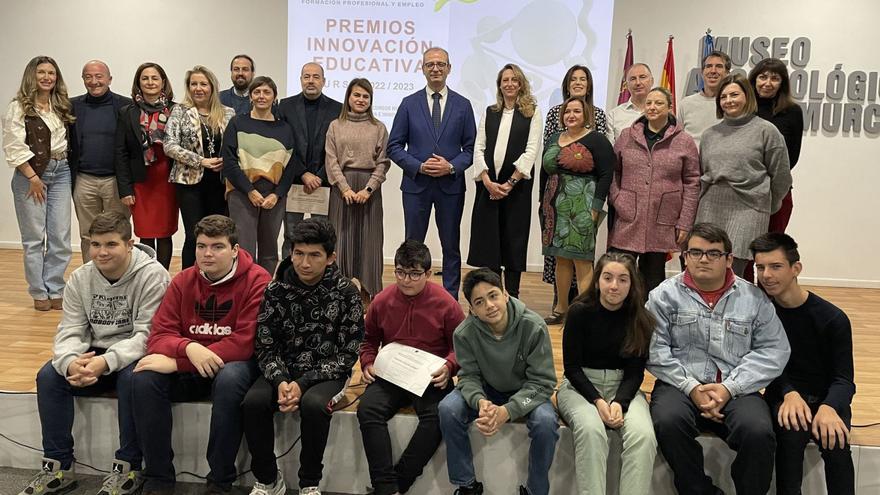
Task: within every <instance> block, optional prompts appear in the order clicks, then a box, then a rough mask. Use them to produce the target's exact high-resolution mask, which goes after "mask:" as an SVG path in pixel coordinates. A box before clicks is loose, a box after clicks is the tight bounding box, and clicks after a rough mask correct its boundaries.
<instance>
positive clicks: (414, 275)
mask: <svg viewBox="0 0 880 495" xmlns="http://www.w3.org/2000/svg"><path fill="white" fill-rule="evenodd" d="M426 273H428V272H427V271H421V272H418V271H412V272H408V271H406V270H401V269H400V268H398V269H396V270H394V276H395V277H397V280H406V279H410V280H412V281H413V282H415V281H417V280H419V279H421V278H422V277H423V276H425V274H426Z"/></svg>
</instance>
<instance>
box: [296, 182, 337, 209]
mask: <svg viewBox="0 0 880 495" xmlns="http://www.w3.org/2000/svg"><path fill="white" fill-rule="evenodd" d="M286 210H287V211H289V212H293V213H314V214H317V215H326V214H327V212H328V211H329V210H330V188H329V187H319V188H317V189H315V190H314V191H312V194H306V192H305V189H303V186H302V185H300V184H294V185H293V186H291V188H290V191H289V192H288V193H287V205H286Z"/></svg>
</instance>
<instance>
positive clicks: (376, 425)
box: [357, 239, 464, 495]
mask: <svg viewBox="0 0 880 495" xmlns="http://www.w3.org/2000/svg"><path fill="white" fill-rule="evenodd" d="M430 275H431V252H430V251H429V250H428V247H427V246H425V245H424V244H422V243H421V242H418V241H414V240H411V239H410V240H406V241H403V244H401V245H400V247H399V248H397V252H396V253H395V254H394V276H395V278H396V279H397V283H396V284H395V285H392V286H390V287H386V288H385V290H383V291H382V292H380V293H379V294H378V295H377V296H376V298H375V299H373V302H372V303H371V304H370V308H369V310H367V318H366V322H365V328H366V334H365V336H364V342H363V344H361V349H360V359H361V371H362V372H363V377H364V381H365V382H366V383H368V384H369V385H368V386H367V389H366V391H365V392H364V395H363V396H362V397H361V401H360V405H359V406H358V411H357V416H358V421H359V422H360V427H361V435H362V436H363V440H364V451H365V452H366V454H367V462H368V464H369V467H370V479H371V480H372V483H373V489H374V490H375V493H376V494H377V495H390V494H394V493H406V492H407V490H409V488H410V486H411V485H412V484H413V482H414V481H415V479H416V478H418V477H419V476H420V475H421V474H422V469H423V468H424V467H425V464H427V463H428V461H429V460H431V457H432V456H433V455H434V451H435V450H437V447H438V446H439V445H440V440H441V436H440V420H439V417H438V413H437V404H438V403H439V402H440V400H441V399H443V397H445V396H446V394H448V393H449V392H450V391H452V389H453V385H452V377H453V376H455V374H456V373H457V372H458V363H457V362H456V360H455V353H454V352H453V346H452V333H453V331H454V330H455V328H456V327H457V326H458V324H459V323H461V322H462V321H463V320H464V313H463V312H462V310H461V306H460V305H459V304H458V301H456V300H455V299H453V298H452V296H450V295H449V294H448V293H447V292H446V291H445V290H444V289H443V287H441V286H440V285H438V284H435V283H433V282H430V281H428V277H429V276H430ZM391 342H397V343H399V344H403V345H407V346H411V347H416V348H418V349H421V350H423V351H427V352H430V353H432V354H435V355H437V356H440V357H443V358H445V359H446V364H444V365H443V366H441V367H440V369H438V370H437V371H436V372H434V378H433V380H432V383H431V385H429V386H428V388H427V389H426V390H425V392H424V393H423V394H422V395H421V396H417V395H414V394H412V393H409V392H407V391H406V390H404V389H402V388H400V387H398V386H397V385H394V384H392V383H390V382H387V381H385V380H383V379H382V378H380V377H377V376H376V375H375V373H374V371H373V362H374V361H375V360H376V354H378V352H379V347H380V346H383V345H387V344H390V343H391ZM410 406H411V407H413V408H414V409H415V411H416V414H417V415H418V417H419V426H418V427H417V428H416V431H415V433H413V436H412V438H411V439H410V442H409V445H407V447H406V449H405V450H404V451H403V454H402V455H401V456H400V459H399V460H398V461H397V463H396V464H395V462H394V460H393V458H392V457H391V455H392V454H391V439H390V437H389V436H388V424H387V423H388V420H389V419H391V418H392V417H393V416H394V414H395V413H397V411H398V410H399V409H400V408H402V407H410Z"/></svg>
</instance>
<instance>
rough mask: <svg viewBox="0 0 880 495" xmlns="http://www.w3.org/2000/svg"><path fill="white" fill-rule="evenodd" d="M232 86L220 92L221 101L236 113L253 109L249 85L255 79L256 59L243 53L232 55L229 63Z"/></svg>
mask: <svg viewBox="0 0 880 495" xmlns="http://www.w3.org/2000/svg"><path fill="white" fill-rule="evenodd" d="M229 71H230V73H231V76H230V77H231V79H232V87H231V88H229V89H224V90H223V91H221V92H220V103H222V104H224V105H226V106H227V107H231V108H232V109H234V110H235V114H236V115H241V114H243V113H248V112H250V111H251V98H250V96H249V95H248V86H250V85H251V81H252V80H253V79H254V59H252V58H251V57H249V56H248V55H245V54H241V55H236V56H234V57H232V62H230V63H229Z"/></svg>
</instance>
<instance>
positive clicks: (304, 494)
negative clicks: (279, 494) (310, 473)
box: [299, 486, 321, 495]
mask: <svg viewBox="0 0 880 495" xmlns="http://www.w3.org/2000/svg"><path fill="white" fill-rule="evenodd" d="M299 495H321V490H318V487H317V486H310V487H307V488H300V489H299Z"/></svg>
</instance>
